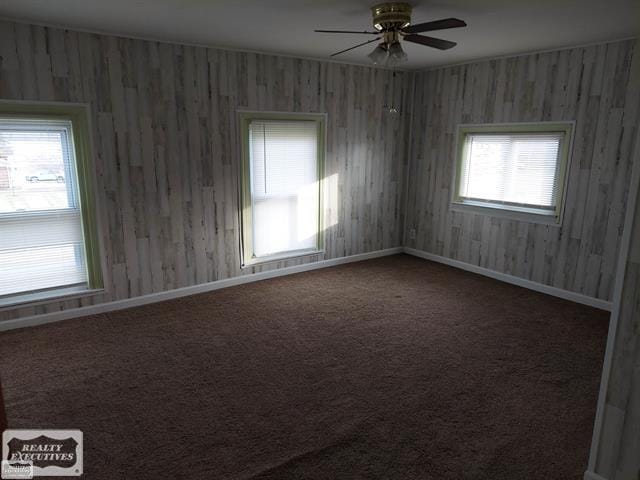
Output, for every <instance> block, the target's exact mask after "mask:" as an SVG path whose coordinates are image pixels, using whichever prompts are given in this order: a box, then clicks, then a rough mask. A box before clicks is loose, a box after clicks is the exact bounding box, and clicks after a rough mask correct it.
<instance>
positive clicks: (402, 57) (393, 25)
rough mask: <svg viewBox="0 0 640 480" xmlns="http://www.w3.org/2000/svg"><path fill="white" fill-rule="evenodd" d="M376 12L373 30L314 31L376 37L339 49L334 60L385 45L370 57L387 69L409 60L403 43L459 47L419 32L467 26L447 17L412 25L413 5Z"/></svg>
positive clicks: (384, 7) (395, 4)
mask: <svg viewBox="0 0 640 480" xmlns="http://www.w3.org/2000/svg"><path fill="white" fill-rule="evenodd" d="M371 12H372V13H373V28H374V29H375V30H374V31H362V32H360V31H354V30H314V31H315V32H320V33H355V34H364V35H376V38H374V39H373V40H368V41H366V42H362V43H359V44H358V45H355V46H353V47H350V48H346V49H344V50H340V51H339V52H336V53H334V54H332V55H331V56H332V57H335V56H336V55H340V54H342V53H345V52H348V51H350V50H353V49H355V48H358V47H362V46H363V45H367V44H369V43H372V42H377V41H378V40H380V39H382V42H380V44H379V45H378V46H377V47H376V48H375V49H374V50H373V52H371V53H370V54H369V55H368V57H369V59H371V61H372V62H373V63H374V64H382V63H386V65H388V66H395V65H398V64H400V63H402V62H406V61H407V54H406V53H405V52H404V50H402V45H400V40H405V41H407V42H412V43H418V44H420V45H425V46H427V47H432V48H437V49H438V50H448V49H450V48H453V47H455V46H456V43H455V42H450V41H448V40H442V39H440V38H434V37H427V36H425V35H417V34H418V33H423V32H431V31H434V30H444V29H446V28H458V27H466V26H467V24H466V23H465V22H464V21H462V20H459V19H457V18H445V19H442V20H435V21H433V22H425V23H418V24H415V25H411V5H409V4H408V3H398V2H392V3H381V4H379V5H375V6H374V7H372V8H371Z"/></svg>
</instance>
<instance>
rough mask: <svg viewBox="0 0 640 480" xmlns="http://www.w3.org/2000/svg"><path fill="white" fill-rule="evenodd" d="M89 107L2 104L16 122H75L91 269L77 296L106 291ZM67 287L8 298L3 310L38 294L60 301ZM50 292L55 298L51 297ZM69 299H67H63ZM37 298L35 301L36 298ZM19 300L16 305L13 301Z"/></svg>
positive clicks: (2, 112) (42, 298) (5, 114)
mask: <svg viewBox="0 0 640 480" xmlns="http://www.w3.org/2000/svg"><path fill="white" fill-rule="evenodd" d="M89 113H90V110H89V104H86V103H63V102H32V101H11V100H0V117H4V118H11V117H15V118H16V119H27V120H29V119H33V120H37V119H48V120H65V121H69V122H71V136H72V138H71V144H72V146H73V149H74V158H75V169H76V175H77V177H78V182H77V183H78V185H77V188H78V200H79V206H80V217H81V221H82V235H83V240H84V242H83V243H84V249H85V256H86V259H85V260H86V267H87V288H86V289H84V290H83V291H78V292H77V293H75V294H74V296H82V295H83V294H85V293H86V294H92V295H93V294H96V293H98V292H102V291H104V285H105V282H104V274H103V272H104V269H103V263H102V259H103V255H102V245H101V242H100V235H99V232H100V229H99V226H100V225H99V221H98V210H97V204H96V198H95V191H96V189H97V188H96V175H95V168H94V162H93V153H92V152H93V148H92V137H91V128H90V123H89V122H90V120H89V119H90V116H89ZM67 289H68V287H67V286H61V287H52V288H51V289H46V290H44V291H40V292H31V291H28V292H19V293H16V294H13V295H10V296H7V297H6V299H5V300H6V301H3V302H2V307H9V306H10V305H12V304H15V305H21V304H24V303H25V298H30V296H31V295H32V294H37V295H35V297H37V300H36V301H38V303H41V302H42V301H46V300H48V299H50V300H52V301H53V300H55V299H56V298H57V297H60V296H61V295H60V291H61V290H62V291H65V290H67ZM46 292H50V293H51V295H47V293H46ZM62 296H65V295H62ZM35 297H34V298H35ZM10 299H11V300H13V299H15V302H13V303H12V302H11V301H10Z"/></svg>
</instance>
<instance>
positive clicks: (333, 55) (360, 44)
mask: <svg viewBox="0 0 640 480" xmlns="http://www.w3.org/2000/svg"><path fill="white" fill-rule="evenodd" d="M378 40H380V38H379V37H378V38H374V39H373V40H369V41H368V42H362V43H359V44H358V45H355V46H353V47H350V48H345V49H344V50H340V51H339V52H336V53H333V54H331V56H332V57H335V56H336V55H340V54H341V53H345V52H348V51H349V50H353V49H354V48H358V47H362V46H363V45H366V44H367V43H371V42H377V41H378Z"/></svg>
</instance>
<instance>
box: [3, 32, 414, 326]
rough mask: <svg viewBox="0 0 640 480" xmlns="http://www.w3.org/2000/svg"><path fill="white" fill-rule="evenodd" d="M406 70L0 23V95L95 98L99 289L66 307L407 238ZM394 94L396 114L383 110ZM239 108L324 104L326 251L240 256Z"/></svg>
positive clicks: (41, 309) (19, 312)
mask: <svg viewBox="0 0 640 480" xmlns="http://www.w3.org/2000/svg"><path fill="white" fill-rule="evenodd" d="M410 82H411V77H410V75H409V74H406V73H400V72H399V73H397V75H396V77H395V78H394V77H393V76H392V73H391V72H389V71H385V70H381V69H374V68H369V67H361V66H353V65H344V64H337V63H329V62H319V61H309V60H302V59H294V58H284V57H277V56H269V55H259V54H254V53H243V52H230V51H223V50H217V49H208V48H202V47H193V46H183V45H176V44H168V43H159V42H152V41H142V40H132V39H124V38H117V37H112V36H105V35H94V34H87V33H79V32H75V31H69V30H62V29H57V28H45V27H40V26H32V25H25V24H19V23H13V22H0V98H2V99H11V100H39V101H62V102H87V103H89V104H90V105H91V113H92V119H91V120H92V124H93V138H94V153H95V164H96V175H97V183H98V195H97V196H98V202H99V213H100V216H101V219H102V226H103V232H102V236H101V237H102V243H103V245H104V251H105V263H106V271H105V274H106V284H107V286H108V290H107V291H106V293H104V294H102V295H98V296H94V297H87V298H83V299H81V300H78V299H75V300H66V301H57V302H51V303H48V304H43V305H38V306H29V307H26V308H19V309H14V310H5V311H2V312H0V320H5V319H10V318H17V317H22V316H30V315H34V314H39V313H46V312H51V311H57V310H61V309H68V308H74V307H79V306H85V305H90V304H95V303H101V302H105V301H111V300H119V299H124V298H130V297H135V296H138V295H144V294H148V293H153V292H159V291H163V290H168V289H173V288H178V287H184V286H188V285H194V284H198V283H202V282H207V281H213V280H217V279H222V278H228V277H232V276H235V275H241V274H244V273H252V272H255V271H260V270H265V269H271V268H280V267H285V266H291V265H296V264H300V263H306V262H312V261H315V260H318V259H320V258H336V257H341V256H346V255H353V254H357V253H363V252H367V251H373V250H379V249H384V248H390V247H396V246H400V244H401V230H402V227H401V225H402V222H403V210H402V205H403V204H404V199H403V198H402V195H403V189H402V188H401V183H402V182H403V180H404V177H405V171H406V170H405V163H406V154H405V148H406V145H407V143H408V141H407V134H408V129H407V128H406V123H407V121H408V118H409V114H410V108H409V98H408V97H409V95H408V94H409V93H410V88H409V87H410ZM390 102H393V103H394V104H395V105H399V106H400V111H401V113H400V114H399V115H389V114H388V113H385V112H383V109H382V106H383V105H385V104H389V103H390ZM237 109H252V110H278V111H299V112H326V113H328V124H327V144H328V145H327V157H326V171H325V174H326V181H325V200H326V201H325V206H324V208H325V215H326V219H327V222H326V223H327V227H326V231H325V252H326V253H325V254H324V256H314V257H309V258H301V259H296V260H289V261H281V262H278V263H273V264H269V265H264V266H261V267H255V268H252V269H246V270H242V271H241V270H240V268H239V250H238V249H239V238H238V211H237V208H238V202H237V199H238V188H237V185H238V181H237V174H238V162H239V151H238V146H239V140H238V139H239V135H238V131H237V120H236V111H237Z"/></svg>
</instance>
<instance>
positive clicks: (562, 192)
mask: <svg viewBox="0 0 640 480" xmlns="http://www.w3.org/2000/svg"><path fill="white" fill-rule="evenodd" d="M574 131H575V121H559V122H517V123H484V124H459V125H458V128H457V132H456V144H455V149H456V150H455V152H456V153H455V164H454V171H453V175H452V188H451V192H452V193H451V205H450V209H451V210H453V211H459V212H471V213H477V214H484V215H489V216H497V217H506V218H511V219H514V220H521V221H528V222H531V223H544V224H548V225H552V226H561V225H562V220H563V217H564V209H565V203H566V202H565V201H566V194H567V183H568V180H569V169H570V167H571V157H572V151H573V137H574ZM475 133H480V134H482V133H496V134H544V133H562V134H563V135H564V137H563V140H562V142H561V145H560V151H559V154H558V157H559V158H558V162H559V165H558V168H559V172H558V182H557V183H556V185H555V187H554V188H555V197H556V199H557V203H556V207H555V209H553V210H544V209H538V208H534V207H529V206H518V205H506V204H504V203H498V202H496V203H491V202H483V201H472V200H465V199H463V198H462V197H461V196H460V181H459V177H460V172H461V171H462V162H463V159H464V152H465V145H466V142H465V139H466V137H467V135H470V134H475Z"/></svg>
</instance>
